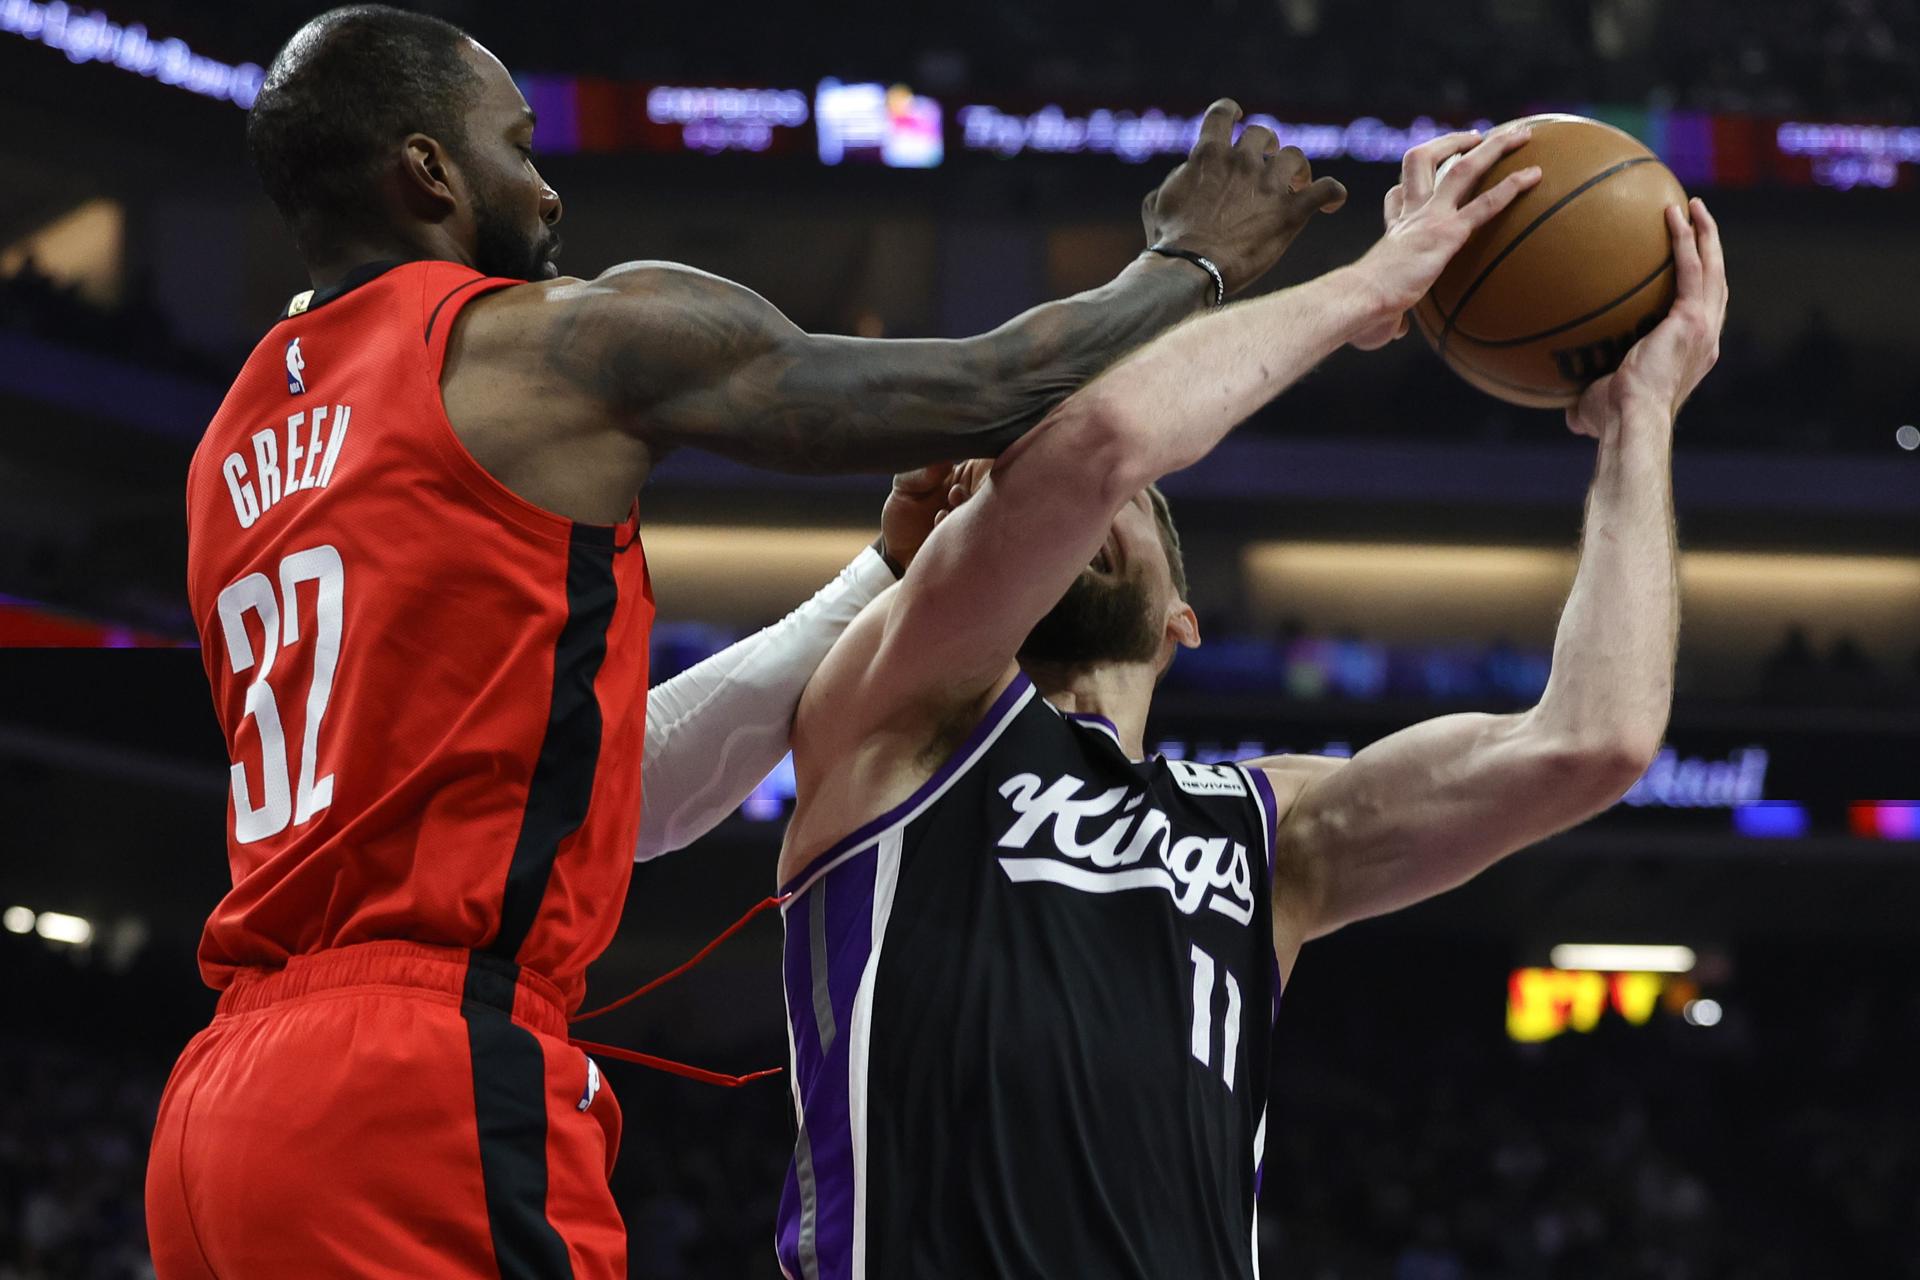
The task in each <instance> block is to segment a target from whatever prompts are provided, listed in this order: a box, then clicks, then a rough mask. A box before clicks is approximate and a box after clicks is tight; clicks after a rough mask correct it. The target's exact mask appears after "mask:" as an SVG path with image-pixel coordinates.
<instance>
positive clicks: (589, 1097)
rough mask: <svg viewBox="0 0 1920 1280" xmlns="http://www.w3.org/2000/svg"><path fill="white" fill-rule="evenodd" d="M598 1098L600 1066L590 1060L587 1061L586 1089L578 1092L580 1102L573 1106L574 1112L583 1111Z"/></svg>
mask: <svg viewBox="0 0 1920 1280" xmlns="http://www.w3.org/2000/svg"><path fill="white" fill-rule="evenodd" d="M599 1096H600V1064H599V1063H597V1062H595V1061H594V1060H593V1059H592V1058H588V1059H587V1087H586V1088H584V1089H582V1090H581V1091H580V1101H579V1102H577V1103H575V1104H574V1110H576V1111H585V1110H586V1109H587V1108H588V1107H591V1106H592V1105H593V1100H594V1099H595V1098H597V1097H599Z"/></svg>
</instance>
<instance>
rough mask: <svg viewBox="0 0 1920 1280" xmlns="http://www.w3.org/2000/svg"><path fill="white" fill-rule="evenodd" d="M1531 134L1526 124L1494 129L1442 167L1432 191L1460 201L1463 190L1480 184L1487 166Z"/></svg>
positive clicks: (1522, 145) (1467, 190)
mask: <svg viewBox="0 0 1920 1280" xmlns="http://www.w3.org/2000/svg"><path fill="white" fill-rule="evenodd" d="M1532 137H1533V130H1532V129H1530V128H1528V127H1527V126H1526V125H1516V126H1514V127H1513V128H1510V129H1495V130H1494V131H1493V132H1492V133H1490V134H1488V135H1487V136H1486V139H1485V140H1484V141H1483V142H1481V143H1480V145H1479V146H1477V147H1474V148H1473V149H1472V150H1471V151H1468V152H1467V153H1466V154H1465V155H1463V156H1461V157H1460V158H1459V159H1458V160H1456V161H1454V162H1453V163H1452V164H1450V165H1448V166H1447V167H1446V172H1444V173H1443V174H1441V175H1440V178H1439V183H1438V188H1437V191H1436V194H1439V195H1443V196H1446V197H1448V198H1449V199H1451V200H1453V201H1455V202H1456V203H1464V202H1465V200H1466V198H1467V193H1468V192H1469V191H1472V190H1473V189H1474V188H1475V187H1477V186H1479V185H1480V179H1482V178H1484V177H1486V176H1487V171H1488V170H1489V169H1491V168H1493V166H1494V165H1495V164H1497V163H1499V161H1500V159H1501V158H1502V157H1503V156H1507V155H1510V154H1512V153H1513V152H1514V151H1517V150H1518V149H1519V148H1521V147H1524V146H1526V145H1527V142H1528V140H1529V139H1531V138H1532Z"/></svg>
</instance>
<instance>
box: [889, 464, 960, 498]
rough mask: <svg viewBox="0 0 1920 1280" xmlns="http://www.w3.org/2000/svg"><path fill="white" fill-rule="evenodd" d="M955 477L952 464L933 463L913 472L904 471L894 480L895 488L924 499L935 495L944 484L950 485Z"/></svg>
mask: <svg viewBox="0 0 1920 1280" xmlns="http://www.w3.org/2000/svg"><path fill="white" fill-rule="evenodd" d="M952 476H953V464H952V463H951V462H933V463H929V464H927V465H926V466H924V467H918V468H916V469H914V470H912V471H902V472H901V473H899V474H898V475H896V476H894V478H893V487H894V488H895V489H897V490H899V491H900V492H901V493H904V494H909V495H911V496H913V497H916V498H917V497H924V496H925V495H927V494H929V493H933V492H934V491H936V490H937V489H939V487H940V486H941V485H942V484H945V483H948V482H949V481H950V480H951V478H952Z"/></svg>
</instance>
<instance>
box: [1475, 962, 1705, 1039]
mask: <svg viewBox="0 0 1920 1280" xmlns="http://www.w3.org/2000/svg"><path fill="white" fill-rule="evenodd" d="M1699 994H1700V989H1699V987H1697V986H1696V985H1695V984H1694V983H1693V982H1691V981H1690V980H1688V979H1686V978H1675V977H1671V976H1669V975H1667V974H1661V973H1601V972H1599V971H1596V970H1592V969H1515V970H1514V971H1513V973H1512V975H1511V976H1510V977H1509V978H1508V979H1507V1038H1508V1039H1510V1040H1513V1041H1516V1042H1518V1043H1520V1044H1539V1043H1540V1042H1541V1041H1544V1040H1551V1039H1553V1038H1554V1037H1555V1036H1559V1035H1564V1034H1565V1033H1567V1032H1569V1031H1574V1032H1582V1033H1584V1032H1588V1031H1592V1030H1593V1029H1594V1028H1595V1027H1597V1026H1599V1025H1600V1020H1601V1018H1602V1017H1603V1016H1604V1015H1606V1014H1607V1013H1609V1012H1611V1013H1613V1014H1614V1015H1616V1016H1617V1017H1619V1018H1620V1019H1621V1020H1622V1021H1624V1022H1626V1023H1628V1024H1629V1025H1631V1026H1636V1027H1641V1026H1645V1025H1646V1024H1647V1023H1648V1022H1650V1021H1652V1020H1653V1015H1654V1014H1655V1013H1656V1012H1657V1011H1659V1010H1661V1009H1663V1008H1664V1009H1665V1010H1666V1011H1667V1012H1668V1013H1673V1014H1679V1013H1681V1012H1682V1011H1683V1010H1685V1009H1686V1008H1687V1007H1688V1005H1689V1004H1691V1003H1693V1002H1694V1000H1695V998H1696V997H1697V996H1698V995H1699ZM1718 1007H1719V1006H1718V1005H1716V1006H1715V1009H1716V1010H1717V1009H1718ZM1716 1020H1717V1019H1716ZM1695 1025H1699V1026H1706V1025H1711V1024H1710V1023H1707V1022H1704V1021H1699V1022H1695Z"/></svg>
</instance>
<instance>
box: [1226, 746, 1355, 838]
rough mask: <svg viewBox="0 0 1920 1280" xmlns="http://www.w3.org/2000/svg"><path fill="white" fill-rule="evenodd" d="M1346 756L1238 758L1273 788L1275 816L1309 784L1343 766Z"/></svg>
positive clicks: (1282, 813) (1284, 811)
mask: <svg viewBox="0 0 1920 1280" xmlns="http://www.w3.org/2000/svg"><path fill="white" fill-rule="evenodd" d="M1346 763H1347V758H1346V757H1345V756H1311V755H1291V754H1289V755H1273V756H1259V757H1256V758H1254V759H1251V760H1242V761H1240V767H1241V768H1243V769H1245V770H1247V771H1248V772H1249V773H1255V772H1257V773H1259V774H1260V775H1261V776H1262V777H1263V778H1264V779H1265V780H1266V783H1267V786H1268V787H1270V788H1271V789H1272V791H1273V801H1274V815H1273V816H1274V820H1275V821H1276V822H1278V821H1279V820H1280V819H1282V818H1284V817H1286V815H1287V812H1288V811H1289V810H1290V809H1292V808H1293V805H1294V802H1295V801H1296V800H1298V799H1299V798H1300V793H1301V792H1303V791H1305V790H1306V789H1307V787H1308V786H1310V785H1312V784H1313V783H1315V782H1317V781H1319V780H1320V779H1321V778H1324V777H1327V776H1328V775H1329V774H1332V773H1336V772H1338V771H1339V770H1340V769H1341V768H1343V767H1345V765H1346Z"/></svg>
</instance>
